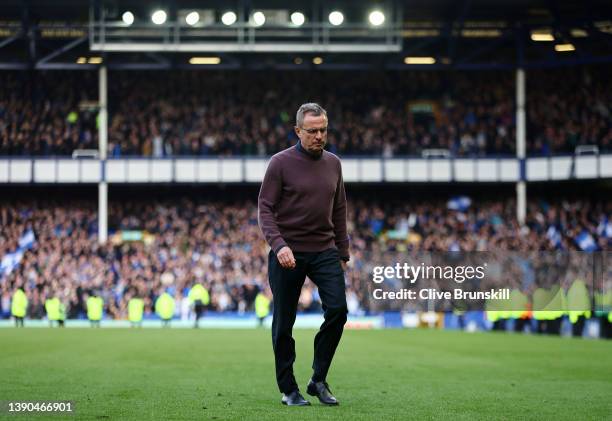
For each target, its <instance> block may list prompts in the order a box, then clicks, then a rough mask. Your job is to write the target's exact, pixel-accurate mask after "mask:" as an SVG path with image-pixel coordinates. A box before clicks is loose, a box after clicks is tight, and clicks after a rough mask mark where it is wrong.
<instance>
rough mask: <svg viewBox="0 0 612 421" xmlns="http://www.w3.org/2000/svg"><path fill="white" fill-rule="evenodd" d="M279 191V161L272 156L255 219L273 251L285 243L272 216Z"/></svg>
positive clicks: (280, 190)
mask: <svg viewBox="0 0 612 421" xmlns="http://www.w3.org/2000/svg"><path fill="white" fill-rule="evenodd" d="M281 192H282V174H281V167H280V162H278V159H275V158H272V159H271V160H270V163H269V164H268V169H267V170H266V174H265V175H264V179H263V182H262V183H261V189H260V190H259V198H258V202H257V211H258V212H257V219H258V221H259V228H260V229H261V231H262V232H263V235H264V237H265V238H266V241H267V242H268V244H270V247H271V248H272V250H274V252H275V253H276V252H277V251H278V250H280V249H281V248H282V247H284V246H286V245H287V243H286V242H285V240H283V237H281V234H280V231H279V229H278V224H277V223H276V218H275V216H274V213H275V210H276V205H277V203H278V201H279V200H280V196H281Z"/></svg>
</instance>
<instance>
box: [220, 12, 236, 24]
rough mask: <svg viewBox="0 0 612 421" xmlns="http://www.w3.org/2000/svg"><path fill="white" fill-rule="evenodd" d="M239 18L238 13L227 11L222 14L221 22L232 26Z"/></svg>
mask: <svg viewBox="0 0 612 421" xmlns="http://www.w3.org/2000/svg"><path fill="white" fill-rule="evenodd" d="M237 19H238V17H237V16H236V14H235V13H234V12H231V11H230V12H225V13H224V14H223V15H222V16H221V22H223V24H224V25H227V26H230V25H233V24H234V23H236V20H237Z"/></svg>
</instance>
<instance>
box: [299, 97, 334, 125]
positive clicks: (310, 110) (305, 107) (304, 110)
mask: <svg viewBox="0 0 612 421" xmlns="http://www.w3.org/2000/svg"><path fill="white" fill-rule="evenodd" d="M306 114H312V115H314V116H320V115H324V116H325V118H327V111H325V109H324V108H323V107H321V106H320V105H319V104H317V103H315V102H307V103H306V104H302V105H300V108H298V110H297V114H296V115H295V124H296V126H298V127H302V125H303V124H304V116H305V115H306Z"/></svg>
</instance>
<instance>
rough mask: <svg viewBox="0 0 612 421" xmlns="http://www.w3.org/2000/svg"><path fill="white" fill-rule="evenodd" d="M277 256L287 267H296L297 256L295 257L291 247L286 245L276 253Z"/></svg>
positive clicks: (283, 265)
mask: <svg viewBox="0 0 612 421" xmlns="http://www.w3.org/2000/svg"><path fill="white" fill-rule="evenodd" d="M276 258H277V259H278V261H279V263H280V264H281V266H282V267H284V268H285V269H293V268H295V257H293V252H292V251H291V249H290V248H289V247H287V246H285V247H283V248H282V249H280V250H279V251H278V253H276Z"/></svg>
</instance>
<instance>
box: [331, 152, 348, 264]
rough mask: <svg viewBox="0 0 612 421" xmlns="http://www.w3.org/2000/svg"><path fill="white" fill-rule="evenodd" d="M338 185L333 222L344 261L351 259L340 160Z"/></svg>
mask: <svg viewBox="0 0 612 421" xmlns="http://www.w3.org/2000/svg"><path fill="white" fill-rule="evenodd" d="M338 173H339V176H338V185H337V186H336V195H335V196H334V209H333V211H332V222H333V224H334V234H335V242H336V247H338V252H339V254H340V258H341V259H342V260H344V261H348V260H349V259H350V256H349V238H348V233H347V229H346V192H345V190H344V180H343V178H342V165H341V164H340V161H339V160H338Z"/></svg>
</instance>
